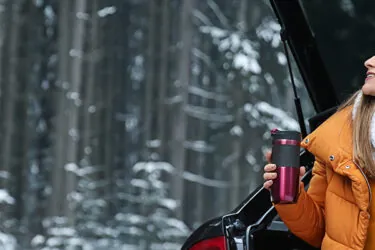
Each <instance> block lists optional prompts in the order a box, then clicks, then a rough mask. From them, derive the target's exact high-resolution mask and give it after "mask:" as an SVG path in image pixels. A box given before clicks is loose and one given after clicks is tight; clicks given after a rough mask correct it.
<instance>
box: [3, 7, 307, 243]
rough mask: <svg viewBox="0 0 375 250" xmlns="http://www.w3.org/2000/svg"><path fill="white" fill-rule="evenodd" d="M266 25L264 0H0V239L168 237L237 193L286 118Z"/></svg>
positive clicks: (291, 125)
mask: <svg viewBox="0 0 375 250" xmlns="http://www.w3.org/2000/svg"><path fill="white" fill-rule="evenodd" d="M279 33H280V25H279V24H278V22H277V20H276V18H275V16H274V13H273V12H272V9H271V7H270V5H269V2H268V1H267V0H231V1H228V0H205V1H202V0H0V94H1V95H0V114H1V119H0V138H1V140H0V149H1V150H0V204H1V210H0V249H5V250H18V249H20V250H36V249H43V250H52V249H74V250H75V249H82V250H91V249H93V250H102V249H106V250H112V249H124V250H149V249H150V250H163V249H166V250H175V249H179V247H180V246H181V245H182V243H183V242H184V240H185V239H186V238H187V237H188V236H189V234H190V233H191V232H192V231H193V230H194V229H196V228H197V227H198V226H199V225H200V224H202V223H203V222H204V221H206V220H208V219H210V218H213V217H215V216H218V215H221V214H223V213H225V212H227V211H230V210H231V209H233V208H234V207H236V206H237V205H238V204H239V203H240V202H241V201H242V200H243V199H244V198H245V197H246V196H247V195H248V194H249V193H250V192H251V191H252V190H254V189H255V188H256V187H257V186H259V185H261V184H262V181H263V179H262V168H263V166H264V164H265V159H264V153H265V152H266V151H267V150H269V148H270V130H271V129H273V128H279V129H293V130H299V125H298V122H297V121H296V114H295V107H294V97H293V90H292V87H291V85H290V84H291V83H290V76H289V73H288V68H287V61H286V54H285V50H284V47H283V44H282V42H281V41H280V35H279ZM292 65H293V70H294V73H295V74H294V76H295V78H296V79H295V81H296V84H297V89H298V93H299V95H300V98H301V101H302V105H303V110H304V115H305V117H309V116H311V115H312V114H313V112H314V111H313V108H312V105H311V103H310V101H309V97H308V95H307V93H306V90H305V88H304V85H303V84H302V80H301V79H300V76H299V75H298V70H297V67H296V65H295V63H294V62H293V61H292Z"/></svg>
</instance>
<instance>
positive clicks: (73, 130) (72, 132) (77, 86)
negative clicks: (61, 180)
mask: <svg viewBox="0 0 375 250" xmlns="http://www.w3.org/2000/svg"><path fill="white" fill-rule="evenodd" d="M74 13H75V14H76V17H75V18H74V22H73V34H72V35H73V36H72V38H73V39H72V42H73V43H72V49H71V50H70V56H71V57H72V62H71V86H70V96H69V93H68V97H69V98H70V100H68V111H69V113H68V135H69V136H68V139H67V145H66V147H67V152H66V153H67V154H66V161H67V162H68V163H75V164H77V165H78V164H79V160H80V159H79V155H78V152H79V137H80V131H79V120H80V119H79V117H80V112H79V111H80V109H79V106H80V105H81V104H80V103H81V98H82V97H81V94H80V93H81V89H82V77H83V76H82V73H83V56H84V42H85V41H84V38H85V20H84V19H82V18H79V15H78V13H86V0H76V1H75V6H74ZM75 188H76V175H75V174H74V173H72V172H68V173H66V182H65V193H66V194H67V195H69V194H70V193H71V192H72V191H74V190H75ZM64 214H65V215H67V216H68V219H69V223H70V224H71V225H72V224H74V220H75V212H74V211H73V210H72V209H71V208H70V207H69V202H65V206H64Z"/></svg>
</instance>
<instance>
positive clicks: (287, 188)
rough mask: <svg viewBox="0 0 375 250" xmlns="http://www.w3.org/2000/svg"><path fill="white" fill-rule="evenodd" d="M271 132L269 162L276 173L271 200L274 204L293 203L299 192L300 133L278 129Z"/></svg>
mask: <svg viewBox="0 0 375 250" xmlns="http://www.w3.org/2000/svg"><path fill="white" fill-rule="evenodd" d="M271 134H272V156H271V162H272V163H273V164H275V165H276V173H277V178H276V179H275V180H274V181H273V184H272V186H271V200H272V202H273V203H276V204H277V203H281V204H288V203H295V202H296V201H297V198H298V194H299V172H300V143H301V134H300V133H299V132H297V131H279V130H272V132H271Z"/></svg>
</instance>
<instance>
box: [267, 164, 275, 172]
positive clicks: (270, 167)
mask: <svg viewBox="0 0 375 250" xmlns="http://www.w3.org/2000/svg"><path fill="white" fill-rule="evenodd" d="M275 170H276V165H275V164H267V165H266V166H264V172H272V171H275Z"/></svg>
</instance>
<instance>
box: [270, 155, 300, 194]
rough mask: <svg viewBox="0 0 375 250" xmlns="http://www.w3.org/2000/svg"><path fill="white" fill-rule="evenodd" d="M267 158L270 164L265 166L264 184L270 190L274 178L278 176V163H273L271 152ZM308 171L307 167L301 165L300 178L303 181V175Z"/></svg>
mask: <svg viewBox="0 0 375 250" xmlns="http://www.w3.org/2000/svg"><path fill="white" fill-rule="evenodd" d="M266 160H267V162H268V164H267V165H266V166H264V174H263V179H264V184H263V187H264V188H265V189H267V190H270V188H271V186H272V184H273V180H274V179H276V178H277V173H276V165H275V164H272V163H271V152H267V153H266ZM305 173H306V169H305V167H300V169H299V179H300V181H301V178H302V176H304V175H305Z"/></svg>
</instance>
